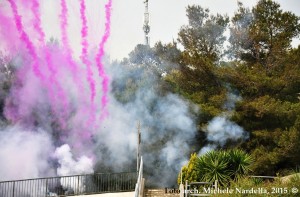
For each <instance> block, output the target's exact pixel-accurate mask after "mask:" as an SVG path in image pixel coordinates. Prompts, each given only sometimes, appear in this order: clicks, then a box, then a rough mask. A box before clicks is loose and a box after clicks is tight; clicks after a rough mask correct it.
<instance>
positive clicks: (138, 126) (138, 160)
mask: <svg viewBox="0 0 300 197" xmlns="http://www.w3.org/2000/svg"><path fill="white" fill-rule="evenodd" d="M137 132H138V133H137V134H138V136H137V158H136V171H137V172H138V171H139V167H140V157H141V155H140V145H141V123H140V121H139V122H138V124H137Z"/></svg>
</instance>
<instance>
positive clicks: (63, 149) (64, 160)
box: [54, 144, 94, 176]
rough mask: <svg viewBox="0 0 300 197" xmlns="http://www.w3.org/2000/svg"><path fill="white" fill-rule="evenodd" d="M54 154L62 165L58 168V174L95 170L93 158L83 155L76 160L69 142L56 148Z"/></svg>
mask: <svg viewBox="0 0 300 197" xmlns="http://www.w3.org/2000/svg"><path fill="white" fill-rule="evenodd" d="M54 156H55V157H56V158H57V161H58V163H59V165H60V166H59V167H58V168H57V175H59V176H67V175H78V174H90V173H93V172H94V170H93V161H92V159H91V158H88V157H86V156H81V157H80V158H78V159H77V160H75V159H74V158H73V155H72V153H71V148H70V146H69V145H68V144H64V145H62V146H60V147H58V148H56V150H55V153H54Z"/></svg>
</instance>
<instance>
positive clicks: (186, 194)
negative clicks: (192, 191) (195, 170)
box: [184, 180, 188, 197]
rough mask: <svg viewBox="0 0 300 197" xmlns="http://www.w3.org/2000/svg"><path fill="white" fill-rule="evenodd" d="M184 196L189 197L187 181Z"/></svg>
mask: <svg viewBox="0 0 300 197" xmlns="http://www.w3.org/2000/svg"><path fill="white" fill-rule="evenodd" d="M184 196H185V197H187V196H188V181H187V180H185V188H184Z"/></svg>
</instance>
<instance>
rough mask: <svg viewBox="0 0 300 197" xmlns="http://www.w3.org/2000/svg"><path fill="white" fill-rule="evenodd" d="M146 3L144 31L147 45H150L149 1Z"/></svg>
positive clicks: (146, 0)
mask: <svg viewBox="0 0 300 197" xmlns="http://www.w3.org/2000/svg"><path fill="white" fill-rule="evenodd" d="M144 3H145V13H144V26H143V30H144V33H145V45H148V46H149V45H150V37H149V32H150V25H149V11H148V0H145V1H144Z"/></svg>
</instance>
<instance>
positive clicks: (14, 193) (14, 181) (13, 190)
mask: <svg viewBox="0 0 300 197" xmlns="http://www.w3.org/2000/svg"><path fill="white" fill-rule="evenodd" d="M15 183H16V182H15V181H14V184H13V197H15Z"/></svg>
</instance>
